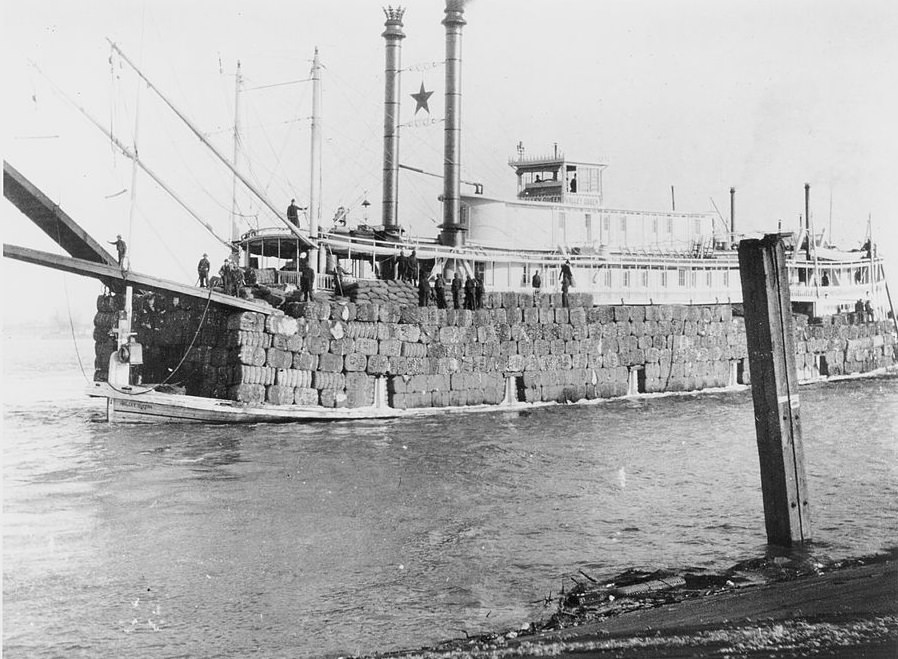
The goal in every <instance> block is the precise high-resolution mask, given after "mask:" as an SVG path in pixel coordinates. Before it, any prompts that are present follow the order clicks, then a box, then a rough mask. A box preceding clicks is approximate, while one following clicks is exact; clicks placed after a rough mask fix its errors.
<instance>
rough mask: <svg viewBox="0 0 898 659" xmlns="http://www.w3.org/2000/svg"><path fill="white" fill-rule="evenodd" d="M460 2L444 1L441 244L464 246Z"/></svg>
mask: <svg viewBox="0 0 898 659" xmlns="http://www.w3.org/2000/svg"><path fill="white" fill-rule="evenodd" d="M464 12H465V9H464V0H446V17H445V18H443V25H445V26H446V119H445V121H446V129H445V133H444V135H445V141H444V147H443V227H442V229H443V231H442V234H441V239H440V240H441V242H442V243H443V244H444V245H449V246H452V247H460V246H461V245H463V244H464V242H465V241H464V233H463V231H464V229H463V228H462V226H461V218H460V217H459V210H460V207H461V199H460V197H461V190H460V188H461V182H460V180H459V179H460V177H461V29H462V27H463V26H464V25H465V19H464Z"/></svg>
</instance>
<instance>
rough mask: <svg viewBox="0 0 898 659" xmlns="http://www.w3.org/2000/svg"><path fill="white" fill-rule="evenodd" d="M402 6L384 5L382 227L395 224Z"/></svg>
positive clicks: (394, 227)
mask: <svg viewBox="0 0 898 659" xmlns="http://www.w3.org/2000/svg"><path fill="white" fill-rule="evenodd" d="M404 14H405V9H403V8H402V7H397V8H395V9H394V8H393V7H386V8H384V15H385V16H386V17H387V20H386V21H385V22H384V28H385V29H384V31H383V34H381V36H382V37H383V38H384V39H385V40H386V42H387V43H386V55H385V60H386V61H385V63H384V174H383V190H384V192H383V225H384V228H385V229H386V230H388V231H389V230H391V229H392V230H395V229H396V228H397V227H398V226H399V210H398V208H399V207H398V203H397V202H398V197H399V72H400V70H401V68H400V64H401V59H402V40H403V39H405V32H403V31H402V17H403V15H404Z"/></svg>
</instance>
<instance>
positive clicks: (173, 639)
mask: <svg viewBox="0 0 898 659" xmlns="http://www.w3.org/2000/svg"><path fill="white" fill-rule="evenodd" d="M51 348H52V349H55V350H57V351H58V352H59V355H58V360H57V362H56V363H60V364H62V365H63V367H62V368H61V369H60V371H58V372H54V373H53V374H51V375H50V376H49V378H47V377H44V375H45V374H43V373H40V375H41V378H42V379H38V378H37V377H36V375H38V373H39V370H40V369H38V367H34V366H29V365H28V364H26V363H25V362H24V358H23V357H22V355H24V354H27V351H26V350H21V351H16V353H15V354H11V353H10V351H8V350H7V351H5V353H4V360H5V363H4V371H5V372H4V381H5V382H6V383H7V385H6V388H7V389H8V390H9V391H10V392H11V395H10V396H7V397H6V401H5V409H4V415H5V428H4V430H5V433H4V449H3V450H4V455H3V469H4V473H3V476H4V485H3V487H4V531H3V533H4V538H3V542H4V547H3V552H4V555H3V564H4V593H3V595H4V607H3V617H4V619H3V623H4V651H5V653H6V654H7V655H8V656H10V657H14V656H27V657H33V656H47V657H50V656H59V655H60V654H68V653H75V654H78V653H83V654H87V655H91V656H120V655H132V656H139V655H155V654H160V655H166V656H168V655H209V654H221V655H224V656H244V655H246V654H249V653H251V652H258V653H260V654H261V655H263V656H291V657H292V656H321V655H325V654H336V653H340V652H361V651H367V652H370V651H375V650H387V649H391V648H396V647H399V646H417V645H421V644H424V643H428V642H433V641H435V640H439V639H442V638H445V637H455V636H459V635H461V631H460V630H463V629H464V630H468V631H483V630H486V629H495V628H502V627H509V626H515V625H517V624H520V623H521V622H522V621H524V620H527V619H531V618H535V617H539V616H540V615H542V613H543V608H542V603H543V600H544V598H545V596H546V595H547V594H549V593H550V592H555V593H557V592H558V590H559V588H560V584H561V577H562V575H563V574H565V573H568V572H570V571H573V570H576V569H577V568H581V567H582V568H584V569H586V570H588V571H589V572H590V573H591V574H593V573H595V574H609V573H614V572H616V571H620V570H621V569H623V568H626V567H644V568H658V567H671V568H677V567H684V566H698V567H716V568H722V567H728V566H730V565H731V564H733V563H735V562H736V561H739V560H743V559H745V558H750V557H754V556H760V555H763V554H764V552H765V549H766V547H765V544H764V540H765V536H764V523H763V512H762V507H761V506H762V504H761V496H760V491H759V476H758V462H757V451H756V447H755V437H754V425H753V420H752V409H751V397H750V394H749V392H747V391H740V392H732V393H719V394H709V395H704V396H680V397H658V398H643V399H638V400H627V401H613V402H609V403H604V404H600V405H595V406H589V407H556V408H547V409H541V410H537V411H533V412H529V413H520V414H510V413H499V414H494V415H488V416H481V415H471V416H464V415H452V416H450V417H445V418H431V419H417V420H394V421H387V422H378V423H372V422H359V423H338V424H332V425H309V426H302V425H255V426H246V427H218V426H206V427H204V426H189V425H178V426H157V427H139V426H112V425H108V424H105V423H97V422H95V421H92V419H93V418H94V417H95V416H96V415H97V413H98V412H99V407H98V404H97V403H96V402H92V401H89V400H85V399H84V398H83V397H82V396H81V393H80V392H81V389H82V388H83V387H82V382H83V381H82V380H81V373H80V371H79V369H78V366H77V363H76V362H73V361H71V359H70V358H69V357H68V356H67V346H66V345H65V344H64V343H61V344H59V345H58V346H57V345H55V344H53V345H52V346H42V350H44V353H42V354H47V351H48V350H51ZM83 353H84V351H83V350H82V354H83ZM66 360H68V361H66ZM36 381H38V382H40V385H36V384H34V383H35V382H36ZM801 397H802V407H803V410H804V439H805V454H806V460H807V467H808V480H809V485H810V489H811V497H812V506H813V515H814V525H815V526H814V531H815V538H816V549H815V552H817V553H823V554H827V555H830V556H833V557H839V556H846V555H852V554H861V553H867V552H870V551H874V550H876V549H879V548H881V547H884V546H888V545H894V544H895V540H896V537H898V514H896V513H898V503H896V502H898V460H896V457H898V456H896V452H898V440H896V436H895V435H896V433H895V428H896V427H898V379H896V378H882V379H876V380H866V381H852V382H842V383H838V384H828V385H817V386H814V387H810V388H804V389H802V391H801Z"/></svg>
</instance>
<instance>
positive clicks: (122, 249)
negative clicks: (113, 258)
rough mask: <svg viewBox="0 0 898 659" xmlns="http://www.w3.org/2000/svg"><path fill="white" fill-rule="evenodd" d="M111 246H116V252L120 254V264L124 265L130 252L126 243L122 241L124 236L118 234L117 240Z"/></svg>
mask: <svg viewBox="0 0 898 659" xmlns="http://www.w3.org/2000/svg"><path fill="white" fill-rule="evenodd" d="M109 244H110V245H115V251H116V253H117V254H118V264H119V265H124V263H125V254H126V253H127V252H128V245H126V244H125V241H124V240H122V234H118V235H117V236H116V237H115V240H113V241H111V242H110V243H109Z"/></svg>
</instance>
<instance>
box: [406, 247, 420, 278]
mask: <svg viewBox="0 0 898 659" xmlns="http://www.w3.org/2000/svg"><path fill="white" fill-rule="evenodd" d="M406 267H407V268H408V279H409V281H410V282H412V283H413V284H417V283H418V257H417V256H415V250H412V253H411V254H409V256H408V265H407V266H406Z"/></svg>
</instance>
